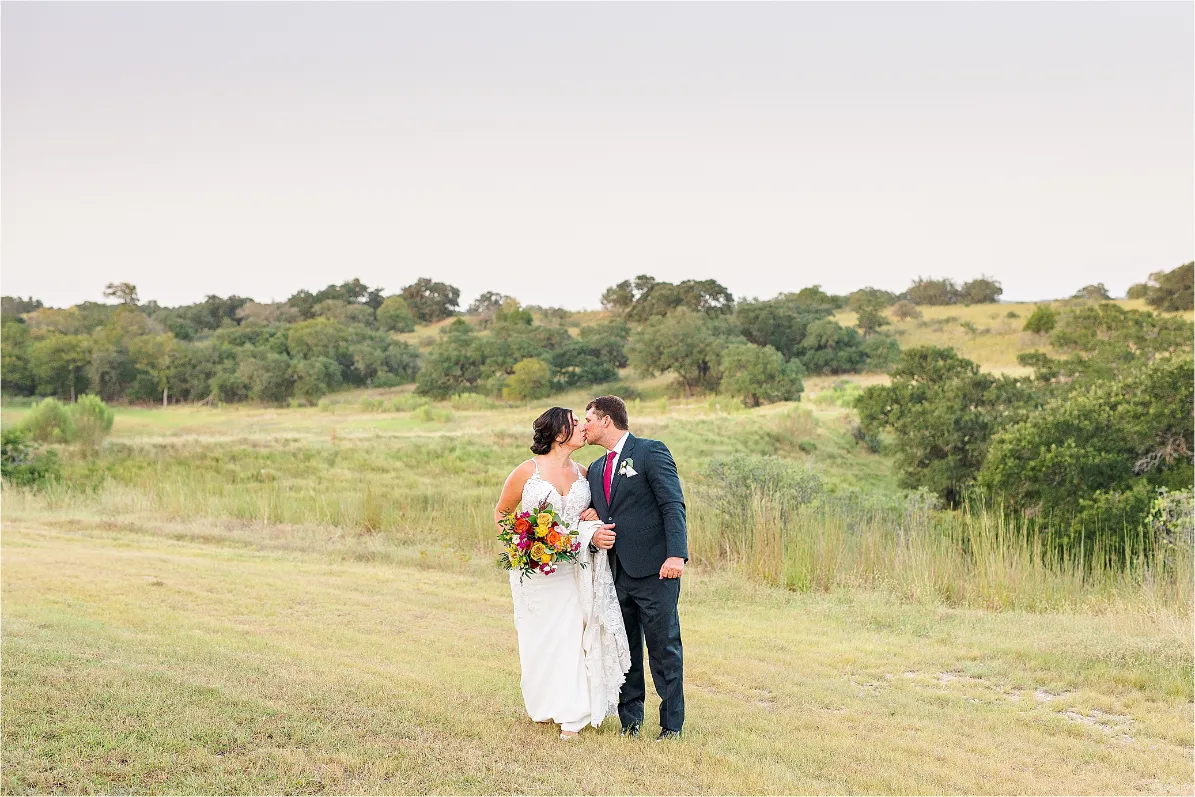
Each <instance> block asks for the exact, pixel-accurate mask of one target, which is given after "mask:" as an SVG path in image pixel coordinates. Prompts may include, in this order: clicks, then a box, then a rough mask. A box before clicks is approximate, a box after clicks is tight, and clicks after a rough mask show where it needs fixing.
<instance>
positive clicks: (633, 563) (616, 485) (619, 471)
mask: <svg viewBox="0 0 1195 797" xmlns="http://www.w3.org/2000/svg"><path fill="white" fill-rule="evenodd" d="M626 463H630V467H631V469H632V470H634V471H635V472H636V473H635V475H634V476H627V475H624V473H625V470H624V465H625V464H626ZM614 468H615V473H614V476H613V479H612V481H611V484H610V501H609V503H607V502H606V493H605V490H604V488H603V484H604V479H605V469H606V458H605V457H600V458H599V459H597V460H596V461H594V463H593V464H592V465H590V466H589V489H590V492H591V493H592V494H593V506H594V509H596V510H597V513H598V516H599V517H601V518H602V520H604V521H606V522H613V523H614V524H615V528H614V532H615V535H616V537H615V541H614V549H613V552H614V555H615V559H616V561H617V566H618V567H620V568H623V569H625V570H626V572H627V575H630V576H633V577H635V578H644V577H646V576H650V575H654V574H657V573H659V572H660V567H661V566H662V565H663V564H664V560H665V559H667V558H669V557H672V556H679V557H680V558H681V559H684V560H685V561H688V559H689V537H688V530H687V528H686V525H685V497H684V495H683V494H682V493H681V487H680V477H679V476H678V475H677V473H676V461H675V460H673V458H672V452H670V451H669V450H668V446H666V445H664V444H663V443H661V442H660V441H659V440H648V439H647V438H641V437H635V435H628V436H627V441H626V443H625V444H624V445H623V448H622V454H621V455H619V457H618V459H617V460H616V462H615V465H614Z"/></svg>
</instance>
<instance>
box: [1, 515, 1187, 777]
mask: <svg viewBox="0 0 1195 797" xmlns="http://www.w3.org/2000/svg"><path fill="white" fill-rule="evenodd" d="M315 536H316V535H314V533H311V532H308V533H306V534H305V535H304V533H303V531H302V530H301V529H299V530H290V529H286V528H274V529H254V528H251V527H247V526H244V525H240V526H237V525H225V526H213V525H203V524H199V523H193V524H189V525H188V524H177V525H170V524H150V525H136V524H133V523H128V522H121V521H118V520H117V519H115V518H110V519H108V520H106V521H105V520H103V519H97V520H95V521H94V522H91V521H81V520H78V519H74V520H72V519H68V518H65V517H61V516H56V515H54V514H52V513H49V512H36V511H30V512H23V513H18V514H16V515H15V516H14V515H13V514H12V513H6V517H5V523H4V532H3V541H2V542H3V551H2V552H3V561H2V576H3V578H2V584H3V684H4V688H3V695H2V702H3V705H2V708H3V719H2V730H3V751H2V752H3V790H4V792H5V793H28V792H74V793H89V792H108V793H111V792H143V793H164V792H172V793H283V792H286V793H324V792H331V793H425V792H439V793H444V792H457V793H479V792H481V793H560V792H563V793H710V792H712V793H808V792H834V793H849V792H870V793H957V792H967V793H1050V794H1069V793H1140V792H1146V793H1190V792H1191V790H1192V770H1191V756H1192V727H1191V716H1192V695H1191V640H1190V635H1191V631H1190V622H1189V618H1187V619H1185V620H1181V619H1167V618H1166V617H1165V616H1159V617H1157V618H1154V619H1152V620H1150V619H1143V618H1142V617H1141V615H1140V614H1134V615H1124V616H1119V615H1116V614H1104V615H1100V616H1091V615H1081V614H1067V615H1061V614H1060V615H1030V614H1021V613H1012V612H1009V613H987V612H982V611H973V610H958V609H945V608H936V607H928V606H909V605H900V604H897V603H894V602H893V601H891V600H890V599H887V598H883V597H880V596H872V595H868V594H860V593H840V594H828V595H796V594H791V593H785V592H781V591H776V590H770V589H765V588H761V587H755V586H752V585H750V584H748V583H747V582H745V581H742V580H740V579H738V578H736V577H733V576H731V575H729V574H722V573H718V572H712V571H701V570H696V571H693V572H691V573H690V574H688V575H686V577H685V582H684V585H683V597H682V605H681V617H682V624H683V629H684V640H685V664H686V671H685V682H686V696H687V707H688V721H687V724H686V726H685V737H684V739H683V741H681V742H679V743H673V744H667V745H660V744H656V743H654V742H652V741H651V740H650V738H651V737H652V736H654V732H655V730H656V728H655V705H654V703H649V706H648V721H647V726H648V727H647V728H646V734H645V736H646V737H647V738H641V739H639V740H627V739H622V738H620V737H619V736H618V734H617V730H618V729H617V723H616V722H615V721H613V720H611V721H608V722H607V724H606V725H604V726H603V728H602V729H601V730H600V731H597V732H595V731H593V730H588V731H586V732H585V733H584V734H583V735H582V737H581V738H580V739H578V740H574V741H572V742H568V743H562V742H560V741H559V740H558V739H557V738H556V732H555V730H554V729H553V728H551V727H545V726H539V725H535V724H533V723H531V722H530V721H529V720H528V719H527V718H526V716H525V715H524V712H523V707H522V701H521V697H520V694H519V686H518V678H519V669H518V666H519V665H518V658H517V649H516V641H515V632H514V627H513V622H512V619H511V608H510V595H509V588H508V586H507V585H506V583H505V578H504V577H503V575H502V574H500V573H498V572H495V571H494V570H492V569H491V568H490V567H488V566H487V565H486V564H484V563H482V562H478V561H473V562H467V561H459V560H454V561H448V562H444V563H434V562H426V563H422V564H421V559H420V554H419V552H418V551H411V550H408V551H406V552H405V553H404V552H398V553H395V554H394V555H387V556H383V555H381V554H382V553H384V552H379V551H378V550H372V552H371V548H370V545H371V543H370V542H369V541H368V540H366V541H364V542H361V541H358V542H354V543H353V545H355V546H356V547H351V546H350V547H346V548H341V549H335V550H334V549H332V548H329V547H325V548H324V549H322V550H321V549H320V548H319V545H320V543H318V542H311V540H313V539H315ZM304 546H308V549H307V550H304ZM313 546H314V547H313ZM371 557H372V560H371ZM650 691H651V690H650V689H649V692H650Z"/></svg>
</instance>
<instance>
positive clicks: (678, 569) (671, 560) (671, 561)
mask: <svg viewBox="0 0 1195 797" xmlns="http://www.w3.org/2000/svg"><path fill="white" fill-rule="evenodd" d="M683 572H685V560H684V559H681V558H680V557H679V556H670V557H668V558H667V559H665V560H664V564H663V565H662V566H661V567H660V578H680V574H681V573H683Z"/></svg>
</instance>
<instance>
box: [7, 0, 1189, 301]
mask: <svg viewBox="0 0 1195 797" xmlns="http://www.w3.org/2000/svg"><path fill="white" fill-rule="evenodd" d="M1193 8H1195V6H1193V5H1192V4H1191V3H1189V2H1173V3H1146V2H1131V3H999V4H986V3H983V4H981V3H957V4H928V3H925V4H904V3H882V4H870V3H767V4H745V3H734V4H729V3H728V4H714V3H708V4H687V3H684V4H683V3H665V4H630V3H601V4H581V3H559V4H546V3H534V4H503V3H484V4H471V3H470V4H466V3H452V4H416V3H402V4H398V3H386V4H383V3H359V4H348V3H326V4H316V3H260V4H257V3H244V2H237V3H199V4H191V3H129V4H104V3H90V2H89V3H82V4H68V3H12V2H5V3H3V7H2V9H0V25H2V37H3V40H2V42H0V45H2V50H0V53H2V55H0V59H2V63H0V68H2V78H0V80H2V86H0V90H2V92H3V95H2V102H3V115H2V131H0V132H2V142H0V143H2V158H3V162H2V184H0V190H2V217H0V224H2V231H0V233H2V236H0V257H2V269H3V271H2V275H0V282H2V289H3V292H4V293H5V294H10V295H12V294H17V295H28V294H32V295H34V296H36V297H39V298H41V299H43V300H44V301H46V302H47V303H48V304H52V305H55V306H65V305H69V304H73V303H76V302H79V301H84V300H101V292H102V290H103V286H104V284H105V283H107V282H110V281H126V280H127V281H130V282H133V283H135V284H136V285H137V286H138V288H139V290H140V294H141V297H142V299H156V300H158V301H160V302H162V303H163V304H171V305H173V304H181V303H190V302H194V301H198V300H200V299H201V298H202V297H203V296H204V295H206V294H210V293H216V294H220V295H227V294H234V293H235V294H239V295H242V296H252V297H253V298H255V299H257V300H259V301H268V300H270V299H276V300H281V299H285V298H286V297H287V296H289V295H290V294H291V293H293V292H294V291H295V290H298V289H299V288H309V289H318V288H320V287H322V286H324V285H327V284H328V283H332V282H337V283H338V282H342V281H344V280H346V279H350V278H353V277H360V278H361V279H362V280H364V281H365V282H366V283H368V284H370V285H381V286H384V287H385V288H386V289H388V291H397V290H398V289H400V288H401V287H402V286H403V285H406V284H408V283H410V282H412V281H414V280H415V279H416V278H417V277H421V276H428V277H432V278H435V279H439V280H443V281H446V282H450V283H452V284H454V285H457V286H458V287H460V288H461V290H462V300H463V301H462V305H463V304H465V303H467V302H468V301H469V300H470V299H471V298H473V297H474V296H476V295H477V294H478V293H480V292H481V291H484V290H495V291H499V292H502V293H507V294H513V295H515V296H517V297H518V298H519V299H521V300H522V301H523V302H525V303H530V304H542V305H556V306H564V307H568V308H572V309H579V308H584V307H597V306H598V299H599V296H600V295H601V292H602V290H603V289H604V288H605V287H607V286H609V285H612V284H614V283H616V282H618V281H619V280H622V279H626V278H629V277H633V276H635V275H636V274H642V273H646V274H651V275H654V276H655V277H657V278H659V279H667V280H672V281H675V280H680V279H686V278H707V277H712V278H714V279H717V280H719V281H720V282H722V283H723V284H724V285H726V286H727V287H728V288H730V290H731V291H732V292H733V293H734V294H735V295H736V296H759V297H770V296H773V295H775V294H777V293H779V292H781V291H791V290H797V289H799V288H801V287H804V286H806V285H810V284H814V283H820V284H821V285H822V286H824V287H825V288H826V289H827V290H829V291H831V292H836V293H842V292H848V291H850V290H853V289H855V288H859V287H862V286H864V285H874V286H877V287H883V288H887V289H890V290H900V289H903V288H904V287H906V286H907V285H908V283H909V282H910V281H911V280H912V278H914V277H915V276H917V275H926V276H948V277H952V278H954V279H956V280H960V281H961V280H965V279H969V278H972V277H975V276H978V275H980V274H981V273H986V274H989V275H992V276H994V277H996V278H997V279H999V280H1000V281H1001V282H1002V283H1003V285H1004V289H1005V299H1014V300H1027V299H1037V298H1046V297H1060V296H1064V295H1069V294H1070V293H1073V292H1074V291H1075V290H1076V289H1077V288H1079V287H1080V286H1082V285H1084V284H1087V283H1090V282H1097V281H1102V282H1104V283H1106V284H1107V286H1108V288H1109V289H1110V290H1111V291H1112V292H1113V294H1115V295H1122V294H1123V292H1124V290H1125V289H1126V288H1127V287H1128V285H1129V284H1131V283H1133V282H1138V281H1141V280H1142V279H1144V278H1145V277H1146V275H1147V274H1148V273H1149V272H1151V271H1156V270H1159V269H1170V268H1173V267H1175V266H1177V265H1179V264H1181V263H1183V262H1186V261H1188V260H1190V259H1191V258H1192V252H1193V250H1195V158H1193V147H1195V145H1193V141H1195V67H1193V63H1195V53H1193V45H1192V42H1193V41H1195V15H1193V11H1192V9H1193Z"/></svg>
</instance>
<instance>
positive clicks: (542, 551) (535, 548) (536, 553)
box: [531, 542, 548, 562]
mask: <svg viewBox="0 0 1195 797" xmlns="http://www.w3.org/2000/svg"><path fill="white" fill-rule="evenodd" d="M547 554H548V549H547V548H545V547H544V544H543V543H542V542H537V543H535V545H532V546H531V558H532V559H535V560H538V561H541V562H542V561H544V557H545V556H547Z"/></svg>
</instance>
